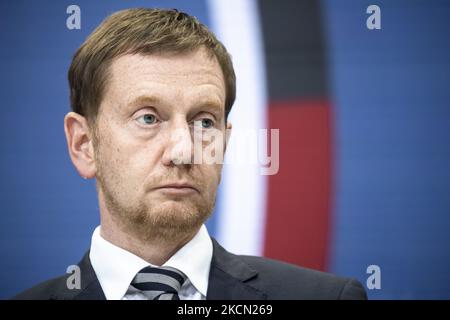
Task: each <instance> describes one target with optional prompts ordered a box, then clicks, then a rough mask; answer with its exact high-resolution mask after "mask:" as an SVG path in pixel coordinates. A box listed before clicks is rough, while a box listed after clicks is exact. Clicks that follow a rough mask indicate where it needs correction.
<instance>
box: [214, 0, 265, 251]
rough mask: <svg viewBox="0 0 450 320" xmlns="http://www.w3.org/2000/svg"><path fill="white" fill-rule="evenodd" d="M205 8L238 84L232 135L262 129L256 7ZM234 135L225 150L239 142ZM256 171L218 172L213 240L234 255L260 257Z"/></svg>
mask: <svg viewBox="0 0 450 320" xmlns="http://www.w3.org/2000/svg"><path fill="white" fill-rule="evenodd" d="M207 4H208V9H209V15H210V18H211V27H212V30H213V31H214V33H215V34H216V36H217V37H218V38H219V40H220V41H222V43H223V44H224V45H225V47H226V48H227V50H228V52H230V53H231V55H232V57H233V64H234V69H235V72H236V78H237V99H236V102H235V104H234V106H233V109H232V111H231V113H230V117H229V121H230V122H231V123H232V125H233V131H234V132H236V131H239V130H242V129H243V130H247V129H252V130H258V129H263V128H267V125H266V106H267V93H266V92H267V91H266V83H265V79H266V73H265V67H264V66H265V63H264V56H263V50H264V48H263V43H262V35H261V30H260V23H259V10H258V6H257V1H254V0H208V1H207ZM233 131H232V134H231V139H230V144H229V146H228V150H230V149H232V148H233V144H234V143H233V141H235V140H236V139H238V138H239V137H237V136H236V135H233ZM255 143H256V142H255ZM255 150H256V149H255ZM259 168H260V167H259V165H257V164H253V165H247V166H242V165H241V166H239V165H237V164H225V165H224V168H223V178H222V192H223V193H222V194H221V195H220V196H221V201H220V203H221V206H220V207H219V208H218V211H217V213H218V214H219V215H218V222H217V235H216V236H217V240H218V241H219V242H220V243H221V244H222V245H223V246H224V247H225V248H226V249H227V250H229V251H232V252H234V253H238V254H252V255H262V253H263V245H264V228H265V215H266V214H265V211H266V176H263V175H261V174H260V172H259Z"/></svg>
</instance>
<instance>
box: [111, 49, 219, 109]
mask: <svg viewBox="0 0 450 320" xmlns="http://www.w3.org/2000/svg"><path fill="white" fill-rule="evenodd" d="M144 95H152V96H158V97H159V98H161V97H162V98H163V99H178V100H179V99H196V98H198V99H205V98H207V99H215V100H218V101H219V103H220V104H221V105H224V103H225V81H224V77H223V73H222V70H221V68H220V65H219V63H218V62H217V59H216V58H215V57H214V56H211V55H209V54H208V53H207V52H206V50H204V49H199V50H197V51H194V52H188V53H183V54H171V53H161V54H152V55H141V54H128V55H124V56H121V57H119V58H117V59H116V60H114V61H113V63H112V64H111V67H110V76H109V79H108V84H107V87H106V91H105V98H106V99H108V98H110V99H114V101H115V102H119V101H120V102H121V104H123V103H126V102H127V101H130V100H133V99H136V98H138V97H139V96H144Z"/></svg>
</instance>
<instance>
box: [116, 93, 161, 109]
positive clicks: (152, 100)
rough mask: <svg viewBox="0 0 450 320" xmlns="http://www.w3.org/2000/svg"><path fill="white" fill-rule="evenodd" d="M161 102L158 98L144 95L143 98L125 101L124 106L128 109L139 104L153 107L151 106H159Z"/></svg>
mask: <svg viewBox="0 0 450 320" xmlns="http://www.w3.org/2000/svg"><path fill="white" fill-rule="evenodd" d="M161 101H162V99H161V98H159V97H158V96H148V95H145V96H138V97H136V98H132V99H130V100H129V101H127V102H126V103H125V106H126V107H129V106H133V105H139V104H150V105H153V104H160V103H161Z"/></svg>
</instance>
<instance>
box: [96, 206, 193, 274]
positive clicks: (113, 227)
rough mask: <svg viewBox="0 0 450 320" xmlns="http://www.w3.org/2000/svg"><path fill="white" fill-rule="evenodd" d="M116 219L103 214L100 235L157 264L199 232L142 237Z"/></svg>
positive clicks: (164, 260)
mask: <svg viewBox="0 0 450 320" xmlns="http://www.w3.org/2000/svg"><path fill="white" fill-rule="evenodd" d="M114 220H115V219H113V218H112V217H111V216H109V215H108V216H104V215H102V216H101V229H100V230H101V231H100V235H101V236H102V238H103V239H105V240H107V241H109V242H111V243H112V244H114V245H116V246H118V247H120V248H122V249H124V250H127V251H129V252H131V253H133V254H134V255H136V256H138V257H140V258H142V259H144V260H145V261H147V262H148V263H150V264H152V265H155V266H161V265H163V264H164V263H165V262H166V261H167V260H169V259H170V257H172V256H173V255H174V254H175V253H176V252H177V251H178V250H180V249H181V248H182V247H183V246H184V245H185V244H186V243H188V242H189V241H190V240H191V239H192V238H193V237H194V236H195V234H196V233H197V232H198V230H194V232H191V233H190V234H186V235H184V236H180V237H178V238H175V237H171V239H161V238H159V237H158V238H147V239H142V238H140V237H139V236H138V235H134V234H133V233H132V232H128V231H126V230H124V228H123V227H121V225H120V224H118V223H117V222H116V221H114Z"/></svg>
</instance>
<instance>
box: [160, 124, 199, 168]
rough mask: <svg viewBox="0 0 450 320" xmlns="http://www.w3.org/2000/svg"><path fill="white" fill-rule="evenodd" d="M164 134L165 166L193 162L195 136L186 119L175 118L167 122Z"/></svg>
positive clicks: (163, 160) (163, 158) (163, 159)
mask: <svg viewBox="0 0 450 320" xmlns="http://www.w3.org/2000/svg"><path fill="white" fill-rule="evenodd" d="M166 126H167V127H166V128H165V129H166V130H165V131H166V134H165V135H164V140H165V141H164V145H165V148H164V153H163V156H162V163H163V164H164V165H165V166H173V165H177V166H179V165H191V164H192V163H193V154H194V152H193V137H192V132H191V128H190V127H189V123H188V122H187V121H186V119H183V118H181V117H180V118H178V119H174V120H173V121H172V122H171V123H170V122H168V123H166Z"/></svg>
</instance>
